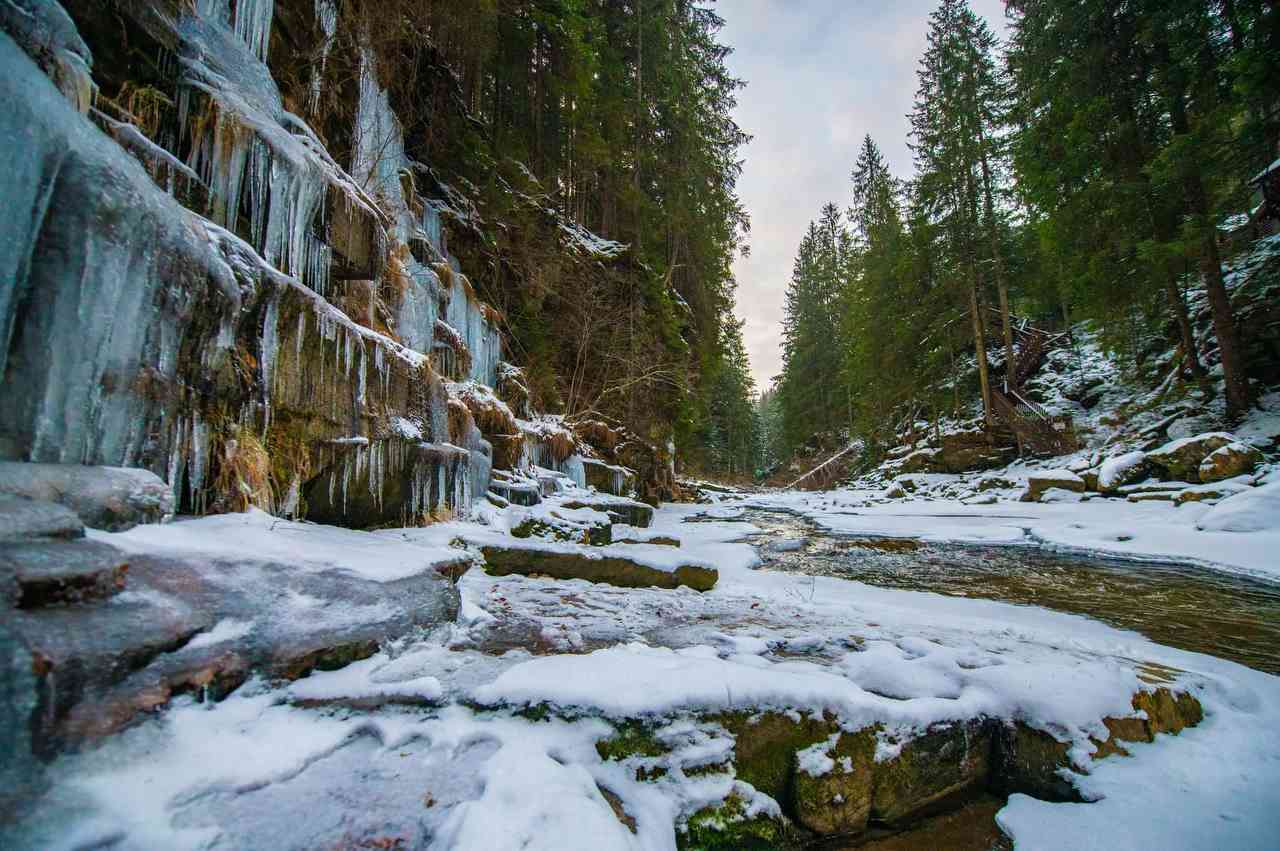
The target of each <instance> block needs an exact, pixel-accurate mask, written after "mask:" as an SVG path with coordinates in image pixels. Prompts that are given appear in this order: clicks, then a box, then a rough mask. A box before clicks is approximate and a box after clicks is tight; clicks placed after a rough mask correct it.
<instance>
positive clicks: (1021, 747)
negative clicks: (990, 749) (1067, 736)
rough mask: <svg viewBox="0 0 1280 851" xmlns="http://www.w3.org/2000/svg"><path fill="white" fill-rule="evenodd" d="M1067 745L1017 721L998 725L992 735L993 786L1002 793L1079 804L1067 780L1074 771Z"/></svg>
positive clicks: (1079, 799)
mask: <svg viewBox="0 0 1280 851" xmlns="http://www.w3.org/2000/svg"><path fill="white" fill-rule="evenodd" d="M1070 750H1071V745H1070V743H1069V742H1060V741H1058V740H1057V739H1056V738H1055V737H1053V736H1051V735H1050V734H1049V733H1046V732H1044V731H1043V730H1036V729H1033V728H1031V727H1028V726H1027V725H1026V724H1023V723H1022V722H1021V721H1017V722H1012V723H1007V724H1002V725H1000V726H999V727H998V728H997V729H996V732H995V749H994V759H995V766H994V772H993V780H994V782H993V784H992V785H994V786H995V787H996V789H997V790H998V791H1000V792H1003V793H1006V794H1012V793H1014V792H1022V793H1023V794H1027V795H1031V796H1032V797H1034V798H1040V799H1042V800H1045V801H1054V802H1066V801H1073V802H1076V803H1080V802H1082V801H1083V800H1084V799H1083V798H1082V797H1081V795H1080V792H1079V790H1077V789H1076V787H1075V784H1074V783H1072V782H1071V781H1070V780H1068V779H1067V777H1068V776H1069V775H1070V772H1071V771H1072V770H1074V767H1073V766H1072V764H1071V758H1070V756H1069V752H1070Z"/></svg>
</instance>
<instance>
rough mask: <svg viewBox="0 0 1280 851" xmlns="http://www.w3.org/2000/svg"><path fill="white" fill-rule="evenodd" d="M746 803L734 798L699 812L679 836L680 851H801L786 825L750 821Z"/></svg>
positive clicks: (763, 818)
mask: <svg viewBox="0 0 1280 851" xmlns="http://www.w3.org/2000/svg"><path fill="white" fill-rule="evenodd" d="M746 810H747V808H746V803H745V802H744V801H743V800H742V798H740V797H738V796H737V795H736V794H731V795H730V796H729V797H728V798H726V799H725V800H724V802H723V803H721V804H719V805H718V806H714V807H707V808H706V809H703V810H699V811H698V812H696V813H694V814H693V815H692V816H690V817H689V821H688V823H687V825H686V829H685V831H683V832H680V833H677V834H676V847H678V848H680V849H681V851H781V849H787V848H794V847H798V846H799V843H798V842H797V837H795V836H794V831H793V830H792V829H791V828H790V826H789V825H787V823H786V822H783V821H780V820H778V819H774V818H770V817H768V816H756V817H754V818H749V817H748V816H747V814H746Z"/></svg>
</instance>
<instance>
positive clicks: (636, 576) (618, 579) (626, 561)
mask: <svg viewBox="0 0 1280 851" xmlns="http://www.w3.org/2000/svg"><path fill="white" fill-rule="evenodd" d="M481 552H482V553H483V554H484V560H485V571H486V572H487V573H489V574H490V575H492V576H510V575H511V574H521V575H523V576H550V577H553V578H555V579H585V580H587V581H588V582H603V583H606V584H608V585H618V586H620V587H623V588H651V587H656V588H678V587H680V586H681V585H687V586H689V587H690V588H692V589H694V590H695V591H709V590H711V588H712V587H714V586H715V584H716V580H718V579H719V578H720V574H719V572H718V571H717V570H716V569H715V568H712V567H704V566H702V565H694V564H685V565H678V566H676V567H675V568H674V569H671V570H664V569H662V568H660V567H653V566H651V565H647V564H644V563H642V562H640V561H637V560H635V559H634V558H631V557H630V556H628V555H626V554H624V553H621V552H619V551H618V550H617V548H610V549H607V550H596V549H592V550H573V551H560V550H547V549H536V548H533V547H514V546H506V547H504V546H494V545H490V546H485V547H481Z"/></svg>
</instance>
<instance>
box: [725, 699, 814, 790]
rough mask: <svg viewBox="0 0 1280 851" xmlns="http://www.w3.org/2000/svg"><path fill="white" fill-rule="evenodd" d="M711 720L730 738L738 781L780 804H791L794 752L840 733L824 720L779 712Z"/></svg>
mask: <svg viewBox="0 0 1280 851" xmlns="http://www.w3.org/2000/svg"><path fill="white" fill-rule="evenodd" d="M710 720H712V721H716V722H718V723H719V724H720V725H721V726H723V727H724V728H725V729H726V730H728V731H729V732H730V733H732V734H733V737H734V747H733V754H734V756H733V763H734V768H735V770H736V773H737V777H738V779H739V780H742V781H745V782H747V783H750V784H751V785H752V786H753V787H755V788H756V789H757V790H759V791H761V792H763V793H765V794H766V795H768V796H769V797H771V798H773V799H774V800H775V801H779V802H787V801H791V800H793V795H792V790H791V785H792V782H793V778H794V776H795V754H796V751H799V750H803V749H804V748H807V747H811V746H813V745H816V744H818V743H819V742H822V741H825V740H826V739H828V738H830V737H831V735H832V734H833V733H835V732H837V731H838V729H839V728H838V727H836V726H835V724H833V723H832V722H831V721H829V720H827V719H825V718H814V717H812V716H799V715H797V716H795V717H793V716H791V715H785V714H783V713H781V712H761V713H748V712H729V713H725V714H723V715H719V716H717V717H715V718H712V719H710Z"/></svg>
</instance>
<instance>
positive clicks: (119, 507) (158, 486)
mask: <svg viewBox="0 0 1280 851" xmlns="http://www.w3.org/2000/svg"><path fill="white" fill-rule="evenodd" d="M0 493H7V494H13V495H16V496H25V497H27V498H28V499H36V500H44V501H46V502H56V503H58V504H60V505H65V506H66V507H67V508H70V509H71V510H72V511H74V512H75V513H76V515H78V516H79V518H80V520H81V521H82V522H83V523H84V524H85V525H86V526H90V527H92V528H94V529H103V530H106V531H108V532H123V531H125V530H126V529H132V528H133V527H134V526H137V525H138V524H140V523H159V522H161V521H162V520H164V519H165V518H166V517H168V516H170V515H172V514H173V510H174V509H173V491H172V489H171V488H170V487H169V486H168V485H167V484H165V482H164V481H163V480H162V479H161V478H160V477H159V476H157V475H156V474H155V473H153V472H151V471H150V470H143V469H140V468H136V467H89V466H82V465H79V464H27V463H23V462H19V461H0Z"/></svg>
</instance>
